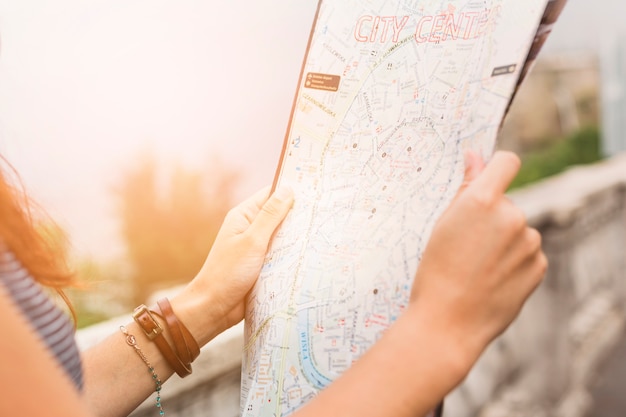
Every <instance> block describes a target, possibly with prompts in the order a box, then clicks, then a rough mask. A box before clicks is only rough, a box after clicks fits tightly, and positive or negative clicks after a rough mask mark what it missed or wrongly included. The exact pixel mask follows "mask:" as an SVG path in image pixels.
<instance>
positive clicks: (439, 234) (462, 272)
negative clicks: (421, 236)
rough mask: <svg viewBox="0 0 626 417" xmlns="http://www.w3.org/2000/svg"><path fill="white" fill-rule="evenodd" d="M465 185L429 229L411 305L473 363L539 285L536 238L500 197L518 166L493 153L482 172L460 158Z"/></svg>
mask: <svg viewBox="0 0 626 417" xmlns="http://www.w3.org/2000/svg"><path fill="white" fill-rule="evenodd" d="M466 161H467V163H466V172H465V182H464V183H463V185H462V187H461V189H460V190H459V192H458V194H457V196H456V197H455V199H454V200H453V202H452V203H451V205H450V206H449V208H448V209H447V210H446V211H445V212H444V214H443V215H442V216H441V218H440V219H439V221H438V222H437V224H436V225H435V227H434V229H433V233H432V236H431V239H430V241H429V243H428V245H427V247H426V250H425V251H424V254H423V258H422V260H421V262H420V266H419V269H418V272H417V276H416V281H415V285H414V287H413V293H412V302H413V304H414V305H415V307H416V308H418V309H425V310H424V311H425V315H427V316H428V317H429V320H431V321H432V324H433V326H436V327H438V328H439V329H440V330H441V331H443V332H446V333H448V334H450V335H452V336H453V338H454V339H456V340H457V341H458V343H459V345H460V346H464V347H465V348H468V349H469V350H468V349H465V351H469V352H471V356H472V357H471V358H468V359H470V362H473V359H475V358H476V357H477V356H478V355H479V354H480V353H481V352H482V350H483V349H484V348H485V347H486V346H487V344H489V343H490V342H491V341H492V340H493V339H494V338H495V337H497V336H498V335H499V334H500V333H502V331H504V329H506V327H507V326H508V325H509V324H510V323H511V322H512V321H513V319H514V318H515V317H516V316H517V314H518V313H519V311H520V310H521V308H522V306H523V304H524V302H525V301H526V299H527V298H528V296H529V295H530V294H531V293H532V292H533V290H534V289H535V288H536V287H537V285H538V284H539V283H540V282H541V280H542V278H543V276H544V274H545V271H546V267H547V261H546V257H545V255H544V253H543V252H542V249H541V236H540V235H539V233H538V232H537V230H535V229H532V228H530V227H528V226H527V224H526V219H525V216H524V214H523V213H522V212H521V210H520V209H518V208H517V207H515V206H514V205H513V203H512V202H511V201H510V200H509V199H508V198H507V197H506V196H505V194H504V193H505V191H506V189H507V187H508V186H509V184H510V182H511V181H512V180H513V178H514V177H515V175H516V174H517V172H518V170H519V166H520V161H519V159H518V158H517V156H515V155H514V154H513V153H510V152H496V153H495V154H494V156H493V158H492V159H491V161H490V162H489V163H488V164H487V165H486V166H484V164H483V162H482V160H480V158H479V157H478V156H477V155H476V154H469V155H467V157H466Z"/></svg>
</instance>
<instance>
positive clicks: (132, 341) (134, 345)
mask: <svg viewBox="0 0 626 417" xmlns="http://www.w3.org/2000/svg"><path fill="white" fill-rule="evenodd" d="M120 331H121V332H122V333H124V336H126V343H127V344H128V345H129V346H130V347H132V348H133V349H135V352H136V353H137V355H138V356H139V357H140V358H141V360H142V361H143V362H144V363H145V364H146V366H147V367H148V371H150V374H152V379H153V380H154V385H155V387H156V388H155V392H156V393H157V397H156V404H155V405H156V407H157V408H158V409H159V415H161V416H164V415H165V411H163V406H162V405H161V385H162V383H161V380H160V379H159V376H158V375H157V373H156V371H155V370H154V367H153V366H152V364H151V363H150V361H149V360H148V358H146V355H144V353H143V352H142V350H141V349H140V348H139V345H137V339H136V338H135V336H133V335H132V334H130V333H128V330H126V327H124V326H120Z"/></svg>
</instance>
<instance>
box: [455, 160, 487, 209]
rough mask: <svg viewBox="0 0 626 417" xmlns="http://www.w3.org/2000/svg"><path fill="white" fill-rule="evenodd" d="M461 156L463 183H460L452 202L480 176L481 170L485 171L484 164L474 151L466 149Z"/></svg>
mask: <svg viewBox="0 0 626 417" xmlns="http://www.w3.org/2000/svg"><path fill="white" fill-rule="evenodd" d="M463 155H464V157H465V174H464V175H463V183H461V186H460V187H459V190H458V191H457V193H456V196H455V197H454V200H456V199H457V197H458V196H459V194H461V193H462V192H463V190H465V189H466V188H467V186H468V185H469V184H470V183H471V182H472V181H474V180H475V179H476V178H477V177H478V176H479V175H480V173H481V172H482V171H483V169H485V162H484V161H483V159H482V157H481V156H480V155H478V154H477V153H476V152H475V151H473V150H471V149H468V150H466V151H465V152H464V153H463ZM454 200H453V201H454Z"/></svg>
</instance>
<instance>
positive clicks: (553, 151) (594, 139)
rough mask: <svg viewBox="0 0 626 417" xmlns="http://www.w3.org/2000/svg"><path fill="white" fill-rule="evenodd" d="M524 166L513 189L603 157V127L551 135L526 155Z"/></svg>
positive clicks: (512, 186) (588, 127)
mask: <svg viewBox="0 0 626 417" xmlns="http://www.w3.org/2000/svg"><path fill="white" fill-rule="evenodd" d="M521 159H522V167H521V168H520V171H519V173H518V174H517V177H515V179H514V180H513V182H512V183H511V186H510V187H509V190H514V189H515V188H519V187H522V186H524V185H528V184H531V183H533V182H535V181H539V180H541V179H544V178H547V177H550V176H552V175H555V174H558V173H560V172H563V171H565V170H566V169H567V168H569V167H572V166H575V165H584V164H590V163H593V162H597V161H599V160H601V159H602V155H601V149H600V129H599V128H598V126H586V127H584V128H582V129H580V130H577V131H575V132H573V133H571V134H569V135H567V136H565V137H563V138H550V139H547V140H546V141H545V142H544V143H543V144H542V145H541V146H537V147H536V149H533V150H532V151H529V152H527V153H526V154H524V155H522V157H521Z"/></svg>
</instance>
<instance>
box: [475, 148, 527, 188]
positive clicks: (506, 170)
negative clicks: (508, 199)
mask: <svg viewBox="0 0 626 417" xmlns="http://www.w3.org/2000/svg"><path fill="white" fill-rule="evenodd" d="M520 165H521V162H520V159H519V157H518V156H517V155H515V154H514V153H513V152H509V151H497V152H496V153H495V154H494V155H493V158H491V161H489V163H488V164H487V165H486V166H485V169H484V170H483V171H482V173H481V174H480V175H479V176H478V178H476V179H475V180H474V181H473V182H472V184H471V187H473V188H477V189H480V190H488V191H492V192H494V193H496V194H504V193H505V192H506V190H507V188H508V187H509V185H510V184H511V181H513V179H514V178H515V176H516V175H517V172H518V171H519V169H520Z"/></svg>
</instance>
